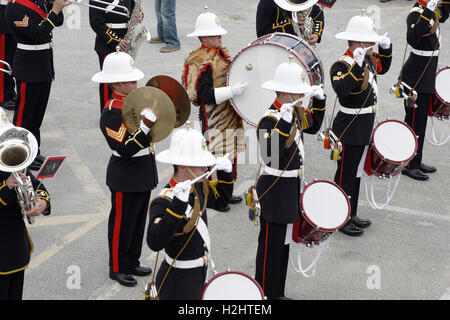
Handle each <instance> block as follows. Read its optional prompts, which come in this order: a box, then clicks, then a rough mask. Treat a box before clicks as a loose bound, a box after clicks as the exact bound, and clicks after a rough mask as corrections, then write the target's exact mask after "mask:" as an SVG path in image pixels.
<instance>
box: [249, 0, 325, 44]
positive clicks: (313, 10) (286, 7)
mask: <svg viewBox="0 0 450 320" xmlns="http://www.w3.org/2000/svg"><path fill="white" fill-rule="evenodd" d="M317 1H318V0H307V1H297V2H298V4H295V3H293V2H294V1H290V0H259V3H258V8H257V10H256V35H257V36H258V38H259V37H262V36H263V35H266V34H269V33H273V32H284V33H289V34H293V35H296V36H299V37H301V38H304V40H306V41H307V42H308V43H309V44H310V45H311V46H315V45H316V43H320V41H321V39H322V34H323V29H324V27H325V15H324V13H323V10H322V9H321V8H320V6H319V5H317V4H316V2H317ZM308 11H310V12H309V14H308V17H310V18H311V19H312V21H313V25H312V28H311V29H312V30H311V32H310V34H308V37H307V38H306V39H305V37H304V35H302V34H297V32H296V31H295V30H297V28H294V25H293V21H292V13H294V14H297V17H298V18H297V19H298V24H299V28H300V29H302V28H303V26H304V24H305V22H306V19H307V16H306V15H305V12H308Z"/></svg>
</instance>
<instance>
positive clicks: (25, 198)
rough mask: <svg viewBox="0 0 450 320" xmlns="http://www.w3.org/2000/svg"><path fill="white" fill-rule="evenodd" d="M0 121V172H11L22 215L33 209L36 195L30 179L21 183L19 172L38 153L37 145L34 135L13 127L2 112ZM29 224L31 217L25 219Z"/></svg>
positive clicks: (23, 170) (27, 178)
mask: <svg viewBox="0 0 450 320" xmlns="http://www.w3.org/2000/svg"><path fill="white" fill-rule="evenodd" d="M1 118H2V119H0V170H1V171H5V172H11V173H12V175H13V176H14V178H15V179H16V180H17V182H18V184H19V186H18V187H16V192H17V200H18V203H19V205H20V208H21V212H22V215H25V212H27V211H29V210H30V209H32V208H33V207H34V201H35V199H36V193H35V192H34V188H33V184H32V182H31V178H30V177H26V180H25V181H22V179H21V177H20V176H19V172H25V171H26V168H27V167H28V166H29V165H30V164H31V163H32V162H33V160H34V159H35V158H36V155H37V153H38V143H37V140H36V138H35V137H34V135H33V134H32V133H31V132H29V131H28V130H27V129H24V128H20V127H15V126H14V125H12V124H11V123H9V122H8V120H7V119H6V114H5V113H4V112H2V116H1ZM27 219H28V222H29V223H30V224H32V223H34V218H33V217H27Z"/></svg>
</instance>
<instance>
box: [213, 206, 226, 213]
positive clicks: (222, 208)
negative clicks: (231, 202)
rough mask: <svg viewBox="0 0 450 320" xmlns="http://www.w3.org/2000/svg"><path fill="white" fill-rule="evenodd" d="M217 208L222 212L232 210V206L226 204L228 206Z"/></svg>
mask: <svg viewBox="0 0 450 320" xmlns="http://www.w3.org/2000/svg"><path fill="white" fill-rule="evenodd" d="M214 209H215V210H217V211H220V212H227V211H230V207H229V206H226V207H217V208H214Z"/></svg>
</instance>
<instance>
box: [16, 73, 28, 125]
mask: <svg viewBox="0 0 450 320" xmlns="http://www.w3.org/2000/svg"><path fill="white" fill-rule="evenodd" d="M26 95H27V83H26V82H21V83H20V104H19V109H18V110H17V118H16V123H15V125H16V126H17V127H20V126H21V125H22V118H23V109H24V106H25V100H26Z"/></svg>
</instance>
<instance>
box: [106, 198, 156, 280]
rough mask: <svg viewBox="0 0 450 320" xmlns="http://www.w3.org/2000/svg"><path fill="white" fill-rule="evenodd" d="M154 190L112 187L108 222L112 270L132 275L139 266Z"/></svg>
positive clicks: (110, 265)
mask: <svg viewBox="0 0 450 320" xmlns="http://www.w3.org/2000/svg"><path fill="white" fill-rule="evenodd" d="M149 201H150V191H144V192H120V191H114V190H111V203H112V208H111V212H110V215H109V221H108V244H109V253H110V254H109V267H110V271H112V272H116V273H125V274H128V273H129V271H130V269H132V268H135V267H138V266H139V265H140V264H139V258H140V256H141V251H142V241H143V239H144V231H145V222H146V219H147V213H148V205H149Z"/></svg>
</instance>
